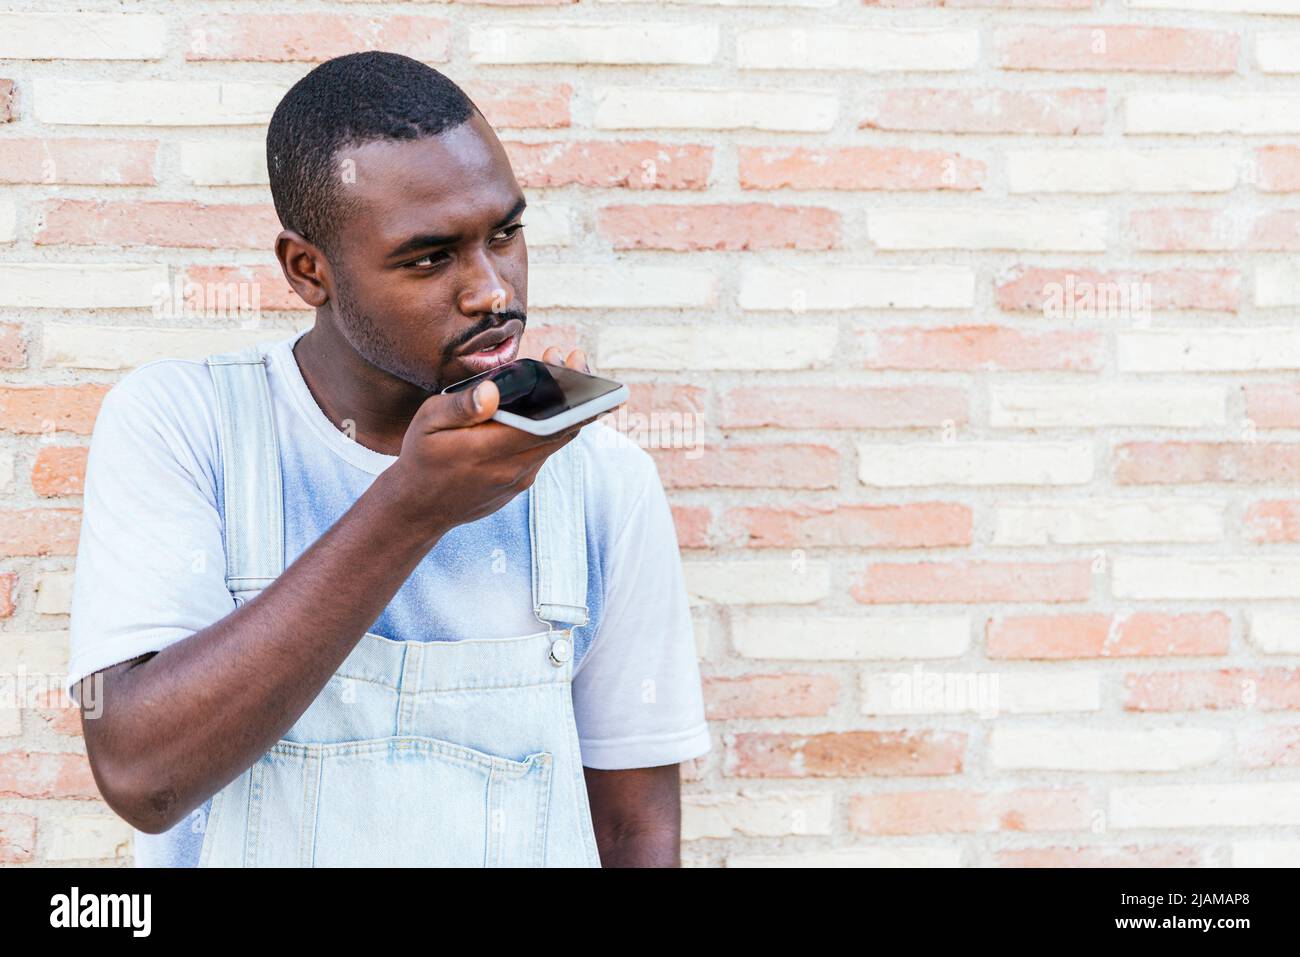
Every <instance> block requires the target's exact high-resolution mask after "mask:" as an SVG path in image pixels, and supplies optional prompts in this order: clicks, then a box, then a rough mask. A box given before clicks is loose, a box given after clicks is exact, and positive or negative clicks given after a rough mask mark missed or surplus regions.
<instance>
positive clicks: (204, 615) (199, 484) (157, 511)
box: [66, 367, 234, 692]
mask: <svg viewBox="0 0 1300 957" xmlns="http://www.w3.org/2000/svg"><path fill="white" fill-rule="evenodd" d="M144 369H145V367H141V369H137V370H136V371H135V373H133V374H132V375H129V376H128V377H127V378H125V379H123V380H122V381H121V382H119V383H118V384H117V385H116V386H115V387H114V388H113V389H111V390H110V391H109V392H108V394H107V395H106V396H105V398H104V402H103V404H102V406H101V407H100V412H99V415H98V417H97V418H96V420H95V427H94V431H93V433H92V436H91V442H90V453H89V457H88V459H87V463H86V484H85V491H84V497H83V506H82V522H81V532H80V540H79V542H78V547H77V559H76V566H75V573H74V578H73V590H72V608H71V621H70V636H69V642H70V658H69V662H68V675H67V684H66V687H67V688H68V689H69V691H70V692H71V691H73V689H74V686H75V685H76V683H77V682H78V681H80V680H81V679H82V678H83V677H85V676H86V675H90V674H94V673H95V672H97V671H101V670H103V669H104V668H107V667H109V666H110V665H114V664H118V663H119V662H122V661H127V660H129V659H131V658H135V657H138V656H140V655H142V654H147V653H149V652H156V651H161V650H162V649H163V648H165V647H167V646H168V645H170V644H173V643H174V642H177V641H180V640H181V639H183V638H186V637H188V636H189V635H191V634H193V633H194V632H196V631H199V630H201V629H203V628H205V627H207V626H208V625H210V624H212V623H213V622H214V621H218V620H220V619H221V618H223V617H225V616H226V615H227V614H229V613H230V612H231V611H233V610H234V600H233V598H232V597H231V595H230V592H229V591H227V589H226V585H225V549H224V545H223V541H222V526H221V517H220V513H219V511H218V508H217V492H216V489H215V488H214V487H213V485H214V482H213V481H212V478H213V476H212V473H211V471H210V468H211V461H210V456H208V455H207V454H206V450H204V449H196V448H195V447H194V443H195V441H196V430H195V428H194V427H193V425H192V424H191V425H188V426H187V425H186V424H185V423H184V422H183V420H182V419H181V418H180V417H181V416H185V415H188V416H190V417H192V418H196V419H198V420H199V421H200V423H201V421H202V420H201V412H200V411H199V410H200V409H201V407H202V404H203V403H202V399H203V398H204V396H202V395H199V394H196V393H195V389H194V384H193V383H189V384H188V386H187V385H186V384H183V383H182V384H180V385H179V386H177V387H176V388H175V390H174V393H168V392H167V391H166V389H165V388H164V386H165V382H166V380H165V379H163V377H162V376H159V375H157V374H156V373H157V371H158V370H155V371H154V373H150V374H149V377H148V378H144V377H143V376H144V375H145V373H144ZM204 371H205V372H206V370H204ZM177 409H181V410H184V411H175V410H177ZM203 434H204V433H203V430H202V428H201V427H200V428H199V429H198V435H199V436H202V435H203ZM205 463H206V464H207V466H208V467H207V468H205V467H204V466H205Z"/></svg>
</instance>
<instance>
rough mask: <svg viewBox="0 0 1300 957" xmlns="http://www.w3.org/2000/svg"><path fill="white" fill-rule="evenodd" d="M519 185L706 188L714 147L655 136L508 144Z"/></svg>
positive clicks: (506, 144)
mask: <svg viewBox="0 0 1300 957" xmlns="http://www.w3.org/2000/svg"><path fill="white" fill-rule="evenodd" d="M503 145H504V147H505V150H506V153H507V155H509V157H510V164H511V166H512V167H513V168H514V172H515V176H516V178H517V179H518V180H519V185H520V186H523V187H525V188H529V187H531V188H538V189H540V188H543V187H548V186H596V187H602V188H606V189H609V188H614V187H621V188H624V189H706V188H707V187H708V185H709V171H710V170H711V169H712V168H713V147H711V146H703V145H699V144H691V143H657V142H655V141H653V140H636V141H630V142H609V141H605V140H578V141H576V142H549V143H517V142H508V143H504V144H503Z"/></svg>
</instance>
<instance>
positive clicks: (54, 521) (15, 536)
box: [0, 508, 81, 558]
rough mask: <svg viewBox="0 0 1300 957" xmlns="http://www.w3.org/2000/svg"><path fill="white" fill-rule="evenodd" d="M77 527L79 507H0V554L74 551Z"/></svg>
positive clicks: (79, 525) (79, 516)
mask: <svg viewBox="0 0 1300 957" xmlns="http://www.w3.org/2000/svg"><path fill="white" fill-rule="evenodd" d="M80 531H81V511H80V510H79V509H75V508H32V509H0V558H12V557H15V556H18V555H32V556H44V555H75V554H76V552H77V536H78V534H79V533H80Z"/></svg>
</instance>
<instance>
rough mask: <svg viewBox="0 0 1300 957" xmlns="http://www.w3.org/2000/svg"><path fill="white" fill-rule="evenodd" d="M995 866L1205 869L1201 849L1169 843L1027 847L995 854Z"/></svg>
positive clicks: (1204, 854) (1203, 851)
mask: <svg viewBox="0 0 1300 957" xmlns="http://www.w3.org/2000/svg"><path fill="white" fill-rule="evenodd" d="M995 859H996V861H997V866H998V867H1206V866H1208V865H1207V863H1206V859H1207V855H1206V851H1205V849H1204V848H1200V847H1188V846H1186V845H1179V844H1168V845H1158V846H1156V847H1141V846H1138V845H1134V844H1126V845H1124V846H1122V847H1026V848H1019V849H1016V850H1004V851H998V852H997V853H996V854H995Z"/></svg>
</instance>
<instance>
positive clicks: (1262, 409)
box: [1246, 382, 1300, 429]
mask: <svg viewBox="0 0 1300 957" xmlns="http://www.w3.org/2000/svg"><path fill="white" fill-rule="evenodd" d="M1246 418H1248V419H1249V420H1250V421H1251V422H1252V423H1254V425H1255V426H1256V427H1257V428H1261V429H1296V428H1300V385H1296V384H1293V383H1290V382H1261V383H1259V384H1258V385H1248V386H1246Z"/></svg>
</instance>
